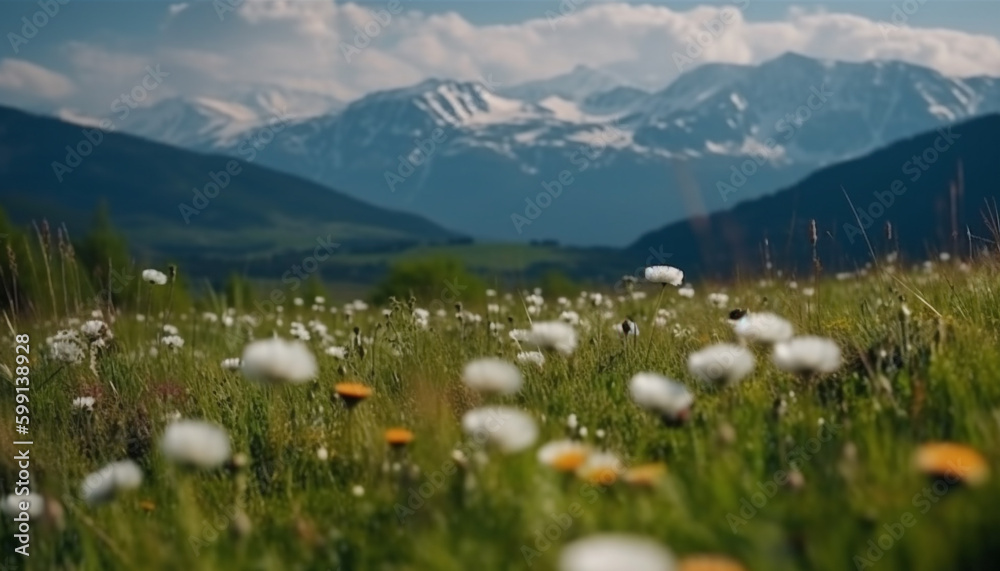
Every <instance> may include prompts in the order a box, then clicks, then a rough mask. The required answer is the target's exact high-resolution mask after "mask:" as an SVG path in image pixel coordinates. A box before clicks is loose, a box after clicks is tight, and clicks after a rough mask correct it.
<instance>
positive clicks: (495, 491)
mask: <svg viewBox="0 0 1000 571" xmlns="http://www.w3.org/2000/svg"><path fill="white" fill-rule="evenodd" d="M681 269H683V268H681ZM997 269H998V266H997V264H996V261H995V260H993V259H991V258H989V257H983V258H981V259H977V260H975V261H972V262H962V261H959V260H955V259H952V260H934V261H933V262H927V263H921V262H913V263H909V264H902V263H901V262H898V261H888V260H882V261H881V262H880V263H879V264H877V265H875V266H872V267H869V268H868V269H866V270H862V271H860V272H856V273H853V274H849V275H847V274H843V275H839V276H836V277H835V276H832V275H828V276H824V275H819V276H815V277H808V278H802V277H800V278H799V279H798V283H793V282H792V281H791V280H790V279H789V278H788V277H782V276H780V275H779V274H774V275H771V276H769V277H765V278H761V279H753V280H745V281H743V282H740V283H733V284H708V283H694V284H693V286H685V287H683V288H678V287H676V286H674V285H669V284H664V285H661V284H657V283H645V282H643V281H642V280H640V281H638V282H637V283H635V284H633V285H632V286H631V289H632V291H631V292H626V293H608V292H604V293H602V292H598V291H590V292H581V293H580V294H579V295H577V296H572V297H562V298H560V297H556V296H549V295H547V294H546V292H544V291H534V292H533V291H530V289H529V290H528V291H510V292H504V291H499V292H490V294H491V295H490V296H489V297H487V299H486V302H485V303H483V304H478V303H477V304H476V305H472V304H465V305H461V304H460V305H458V306H454V305H453V304H452V303H451V300H448V301H447V303H445V302H442V301H441V300H434V299H412V298H411V299H397V300H394V301H393V302H390V303H389V304H387V305H385V306H383V307H376V306H374V305H370V304H367V303H365V302H362V301H349V300H337V301H336V302H334V300H332V299H331V300H327V299H308V300H301V299H298V300H295V301H292V302H289V303H286V304H284V305H283V306H282V307H281V308H280V310H278V309H275V310H274V311H273V312H266V313H261V312H246V311H238V310H235V309H232V308H228V307H227V304H226V302H225V301H224V299H222V298H218V297H213V298H211V299H206V300H202V301H199V302H198V303H196V304H194V305H193V306H192V307H191V308H189V309H188V308H186V309H178V308H174V307H173V306H172V303H171V299H173V298H172V296H170V295H163V292H166V291H169V290H170V288H172V287H173V276H172V275H162V274H161V275H156V274H146V277H149V278H150V280H149V281H148V282H143V283H142V284H141V285H140V286H139V295H138V299H137V300H136V301H135V302H134V303H132V304H130V305H129V306H127V307H114V306H112V305H109V304H107V303H105V302H104V300H103V298H102V297H97V298H92V301H91V302H86V303H84V304H83V306H82V307H77V305H78V304H70V303H67V304H65V305H64V306H63V309H62V310H59V309H57V308H58V307H59V306H60V303H58V302H57V300H55V298H56V297H57V296H55V295H53V296H52V297H53V301H54V302H53V304H52V305H53V306H54V307H55V308H56V309H52V310H51V311H48V312H44V313H43V312H35V313H34V314H33V315H31V314H27V313H26V312H20V313H15V312H13V311H11V310H7V311H5V313H4V324H3V332H2V334H0V337H2V343H0V345H2V346H3V348H4V352H3V354H2V355H0V363H2V364H3V365H4V366H3V367H2V368H0V376H2V377H4V378H3V383H4V385H5V386H7V387H8V388H5V390H4V398H3V402H4V405H3V407H2V409H0V433H2V434H3V438H2V439H0V442H2V444H0V447H2V454H0V457H2V460H0V476H2V482H3V489H2V490H0V491H2V493H3V494H4V495H8V494H13V493H14V489H15V487H16V485H15V482H16V481H17V480H18V479H19V470H20V468H19V466H18V461H17V460H15V456H16V455H17V454H18V450H19V449H18V446H17V445H14V444H12V442H14V441H19V440H23V439H24V438H25V437H24V436H23V435H21V434H17V433H15V427H16V423H15V420H16V418H15V417H17V416H22V413H23V412H25V411H23V410H22V411H18V412H15V407H16V406H17V404H19V402H20V401H16V400H15V399H16V397H15V386H16V384H19V383H16V382H15V378H17V377H20V376H21V373H22V372H25V370H23V369H21V370H19V369H18V366H19V362H18V361H17V357H16V353H15V346H17V345H19V344H24V345H29V346H30V353H29V359H27V362H28V365H26V366H27V367H28V372H29V375H28V377H29V378H30V390H29V391H27V392H26V393H25V394H27V395H29V398H30V400H28V401H27V402H26V406H27V407H28V413H29V414H30V424H29V430H30V437H31V439H32V440H33V445H32V446H31V451H30V483H31V485H30V488H31V490H32V492H33V493H34V494H36V495H34V496H32V497H33V498H34V499H33V502H32V506H31V509H29V510H28V511H29V512H31V513H30V516H31V517H30V529H31V531H30V556H29V557H22V556H21V555H16V554H14V549H15V548H16V547H18V546H20V545H21V542H19V540H18V539H16V538H15V537H14V536H15V534H17V526H18V524H17V522H16V521H14V515H15V514H17V513H19V511H20V510H18V508H17V503H18V502H19V501H23V499H24V498H23V497H16V496H15V497H14V498H11V497H10V496H9V495H8V496H7V497H6V498H5V499H4V500H3V511H4V514H5V515H4V523H3V524H2V526H3V530H4V539H3V555H4V557H6V559H3V561H4V567H3V568H4V569H21V568H25V569H45V570H49V569H73V570H109V569H186V570H192V571H193V570H202V569H204V570H216V569H218V570H228V569H233V570H237V569H238V570H256V569H261V570H269V569H275V570H277V569H281V570H298V569H303V570H306V569H310V570H311V569H315V570H329V571H333V570H343V571H346V570H354V569H380V570H440V571H451V570H455V571H458V570H468V569H470V568H475V569H477V571H493V570H497V571H506V570H509V569H560V570H566V571H601V570H605V569H606V570H613V569H620V570H621V571H645V570H647V569H649V570H659V571H667V570H670V569H683V570H685V571H695V570H697V569H741V568H742V569H748V570H767V571H783V570H797V569H803V570H805V569H809V570H844V569H884V570H892V569H899V570H902V569H906V570H909V571H923V570H928V571H930V570H940V569H963V570H972V569H992V568H994V565H995V563H994V562H995V561H996V559H997V556H1000V547H997V543H996V542H995V532H996V530H997V529H1000V510H998V509H996V508H997V507H1000V482H998V479H997V478H996V476H995V474H994V473H993V472H995V469H996V467H997V466H998V461H1000V382H998V378H997V375H998V374H1000V350H998V349H1000V340H998V335H997V331H998V325H1000V282H998V281H997V278H996V276H997ZM180 271H181V272H183V268H181V269H180ZM169 273H170V272H168V274H169ZM150 282H153V283H150ZM158 282H166V283H158ZM610 290H611V288H610V284H609V288H608V291H610ZM22 302H23V300H22ZM39 305H41V304H39ZM70 307H72V308H73V309H72V311H70V310H69V308H70ZM736 308H739V309H743V310H748V311H749V313H748V314H747V315H749V316H754V315H769V314H772V313H773V314H775V315H778V316H781V317H782V318H784V319H785V320H787V321H788V323H789V324H791V326H792V327H794V332H795V334H796V335H812V336H819V337H822V338H825V339H828V340H831V341H832V342H833V343H835V344H836V347H837V349H839V351H838V356H837V359H836V360H835V361H836V362H835V363H834V365H835V366H832V367H826V366H824V367H821V369H822V370H810V371H798V372H796V371H794V370H792V369H794V367H791V368H790V367H788V366H787V364H786V365H785V366H781V367H779V366H778V364H779V363H781V360H780V359H779V363H776V362H775V358H774V351H775V350H776V349H775V348H773V347H772V345H773V343H766V342H765V343H753V342H751V341H753V339H752V336H750V337H751V338H748V337H747V336H742V337H741V336H740V335H738V334H737V330H738V329H739V327H738V326H737V325H736V324H737V323H739V319H743V317H740V315H741V313H742V312H737V313H735V314H732V311H733V310H734V309H736ZM734 318H737V319H734ZM551 322H562V323H564V324H566V327H569V328H570V329H571V330H572V331H573V338H574V339H573V342H568V341H566V339H565V338H564V337H562V336H563V334H564V333H565V329H558V330H557V331H556V329H553V330H550V331H549V335H548V336H545V335H543V336H542V337H544V339H541V338H539V337H538V336H534V337H533V336H532V334H531V330H532V327H535V328H536V329H537V328H538V326H539V324H542V323H551ZM623 323H625V326H624V327H623ZM542 327H545V326H542ZM636 330H637V331H638V334H634V333H635V332H636ZM61 331H62V332H63V333H60V332H61ZM512 331H517V332H515V333H514V334H513V335H512ZM525 331H527V333H525ZM553 331H556V333H553ZM18 336H27V337H18ZM274 336H278V337H280V338H284V339H287V340H289V343H288V344H281V345H275V344H274V342H269V341H268V340H269V339H271V338H273V337H274ZM24 340H27V341H26V342H22V341H24ZM254 342H256V343H257V344H254ZM269 343H271V344H270V345H269ZM720 343H722V344H732V345H725V346H724V347H739V348H740V349H738V350H737V349H731V351H733V352H736V351H739V353H738V354H739V355H745V353H744V352H746V353H748V354H749V355H750V357H751V358H752V362H753V369H752V371H737V372H733V375H732V376H731V378H727V379H726V380H728V381H731V382H721V383H717V382H706V379H705V378H704V376H705V375H704V370H702V374H699V373H698V372H697V371H695V370H694V369H695V367H692V366H690V362H689V357H690V355H691V354H692V353H695V352H697V351H699V350H701V349H703V348H704V347H706V346H710V345H714V344H720ZM744 345H745V346H746V348H745V349H743V346H744ZM250 347H253V349H250ZM535 351H537V354H535V353H534V352H535ZM529 352H531V353H532V354H531V355H529V356H521V357H519V356H518V355H519V354H521V353H529ZM733 354H736V353H733ZM539 355H540V356H539ZM483 358H497V359H500V360H502V361H504V362H506V363H509V365H506V366H505V365H502V364H498V363H496V362H494V361H488V362H487V364H485V365H481V366H480V367H479V368H478V369H475V370H474V371H469V370H468V369H467V368H466V367H467V366H468V365H469V363H471V362H475V361H477V360H479V359H483ZM313 360H314V361H313ZM805 360H806V361H808V360H809V356H806V357H805ZM733 366H734V365H733V361H732V360H728V361H725V362H724V363H722V364H720V365H719V366H718V367H716V368H715V369H712V371H714V372H711V373H710V374H709V375H708V376H710V377H711V376H713V375H715V373H718V372H719V371H720V370H723V371H730V369H731V368H732V367H733ZM514 367H516V369H517V374H516V375H514V374H512V373H511V368H514ZM645 372H650V373H656V374H657V375H662V376H663V377H666V378H669V379H673V380H675V381H677V382H678V383H680V384H682V385H683V386H684V387H686V389H687V391H690V393H689V396H693V404H691V405H690V406H689V407H685V406H681V407H679V408H675V409H673V410H670V411H665V410H664V407H667V408H669V407H670V406H672V405H673V404H676V403H673V402H670V403H666V402H664V401H663V400H662V398H660V397H662V393H660V392H657V391H659V390H660V389H662V388H663V386H666V385H657V384H656V383H657V382H660V381H661V378H660V377H648V378H653V379H655V382H654V381H650V383H652V385H651V386H652V389H650V390H651V391H652V392H653V393H656V394H654V395H653V397H652V398H644V397H643V396H642V395H637V393H636V387H635V384H634V377H635V376H636V375H637V374H641V373H645ZM722 376H723V377H724V376H726V375H722ZM710 380H711V379H710ZM715 380H717V379H715ZM491 383H492V384H491ZM670 386H671V387H675V388H676V386H675V385H670ZM491 389H492V390H491ZM646 397H649V395H648V394H647V395H646ZM657 399H660V400H657ZM494 406H503V407H510V408H501V409H496V408H489V407H494ZM484 407H486V408H484ZM658 407H659V408H658ZM477 408H480V409H482V410H485V411H492V412H491V413H489V414H486V415H485V416H482V415H481V416H480V417H478V420H471V419H470V416H469V415H468V413H469V411H471V410H473V409H477ZM512 409H516V411H519V412H511V411H512ZM668 412H669V414H668ZM486 416H489V418H486ZM186 420H196V421H203V422H206V423H211V425H213V426H215V427H216V428H215V429H208V428H206V427H205V426H203V425H187V428H186V429H185V430H183V431H181V430H178V426H179V425H181V424H183V423H184V422H185V421H186ZM170 427H173V428H170ZM172 430H173V431H174V432H173V433H171V431H172ZM168 433H171V434H168ZM552 442H556V443H557V444H554V445H547V443H552ZM935 443H951V444H953V445H950V446H942V445H940V444H935ZM129 460H130V461H131V462H126V463H120V464H111V463H115V462H123V461H129ZM109 465H110V466H111V467H110V468H105V467H106V466H109ZM135 468H138V470H136V469H135ZM102 469H104V470H103V471H101V470H102ZM137 472H138V474H137ZM95 473H96V476H94V475H93V474H95ZM89 475H90V476H89ZM602 534H616V535H614V536H612V537H611V538H609V539H607V541H604V542H603V543H602V542H594V541H591V543H589V544H588V543H587V541H588V539H590V540H592V539H593V538H594V537H595V536H599V535H602ZM623 534H624V536H623ZM581 542H582V543H581ZM630 542H634V543H630ZM574 546H575V547H574ZM581 546H583V547H586V548H589V549H583V548H581ZM574 549H576V551H575V553H576V555H572V554H573V553H574V551H573V550H574ZM622 549H624V550H625V551H620V550H622ZM626 553H632V554H635V557H636V560H635V561H634V562H632V563H627V562H626V559H625V557H626V556H627V555H626ZM642 553H646V554H647V555H645V556H644V555H642ZM580 554H584V556H583V557H581V556H580ZM580 559H583V561H580Z"/></svg>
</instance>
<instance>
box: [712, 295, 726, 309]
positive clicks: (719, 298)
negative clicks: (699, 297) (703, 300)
mask: <svg viewBox="0 0 1000 571" xmlns="http://www.w3.org/2000/svg"><path fill="white" fill-rule="evenodd" d="M708 303H710V304H712V305H713V306H715V307H718V308H720V309H721V308H723V307H726V306H727V305H729V296H728V295H726V294H724V293H710V294H708Z"/></svg>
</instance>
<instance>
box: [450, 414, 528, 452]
mask: <svg viewBox="0 0 1000 571" xmlns="http://www.w3.org/2000/svg"><path fill="white" fill-rule="evenodd" d="M462 430H463V431H465V433H466V434H467V435H468V436H470V437H472V438H473V439H475V440H477V441H483V442H486V443H489V444H491V445H493V446H495V447H497V448H498V449H499V450H500V451H502V452H505V453H513V452H520V451H521V450H524V449H526V448H528V447H530V446H531V445H532V444H534V443H535V440H536V439H537V438H538V425H537V424H536V423H535V419H533V418H532V417H531V416H529V415H528V414H527V413H525V412H523V411H521V410H518V409H516V408H512V407H508V406H491V407H483V408H476V409H473V410H470V411H469V412H467V413H465V415H464V416H463V417H462Z"/></svg>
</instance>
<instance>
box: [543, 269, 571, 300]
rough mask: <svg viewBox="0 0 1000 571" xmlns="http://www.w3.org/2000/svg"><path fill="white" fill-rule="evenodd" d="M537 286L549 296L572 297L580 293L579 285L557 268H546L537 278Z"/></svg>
mask: <svg viewBox="0 0 1000 571" xmlns="http://www.w3.org/2000/svg"><path fill="white" fill-rule="evenodd" d="M538 285H539V287H541V288H542V291H543V292H545V295H547V296H549V297H560V296H562V297H567V298H570V297H573V296H575V295H576V294H578V293H580V286H579V285H577V284H576V283H574V282H573V280H571V279H570V278H569V276H567V275H566V274H564V273H563V272H560V271H559V270H555V269H552V270H548V271H546V272H545V273H544V274H542V277H541V278H540V279H539V280H538Z"/></svg>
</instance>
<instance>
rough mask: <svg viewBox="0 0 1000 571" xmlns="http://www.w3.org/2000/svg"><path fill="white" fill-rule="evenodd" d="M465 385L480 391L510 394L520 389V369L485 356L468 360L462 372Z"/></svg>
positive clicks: (522, 381) (521, 381) (521, 382)
mask: <svg viewBox="0 0 1000 571" xmlns="http://www.w3.org/2000/svg"><path fill="white" fill-rule="evenodd" d="M462 382H463V383H465V386H467V387H469V388H470V389H472V390H474V391H479V392H481V393H494V394H502V395H511V394H514V393H516V392H517V391H519V390H521V385H522V384H524V379H522V378H521V371H519V370H518V369H517V367H515V366H514V365H512V364H510V363H508V362H507V361H504V360H501V359H495V358H492V357H487V358H483V359H476V360H475V361H470V362H469V363H467V364H466V365H465V370H464V371H463V372H462Z"/></svg>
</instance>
